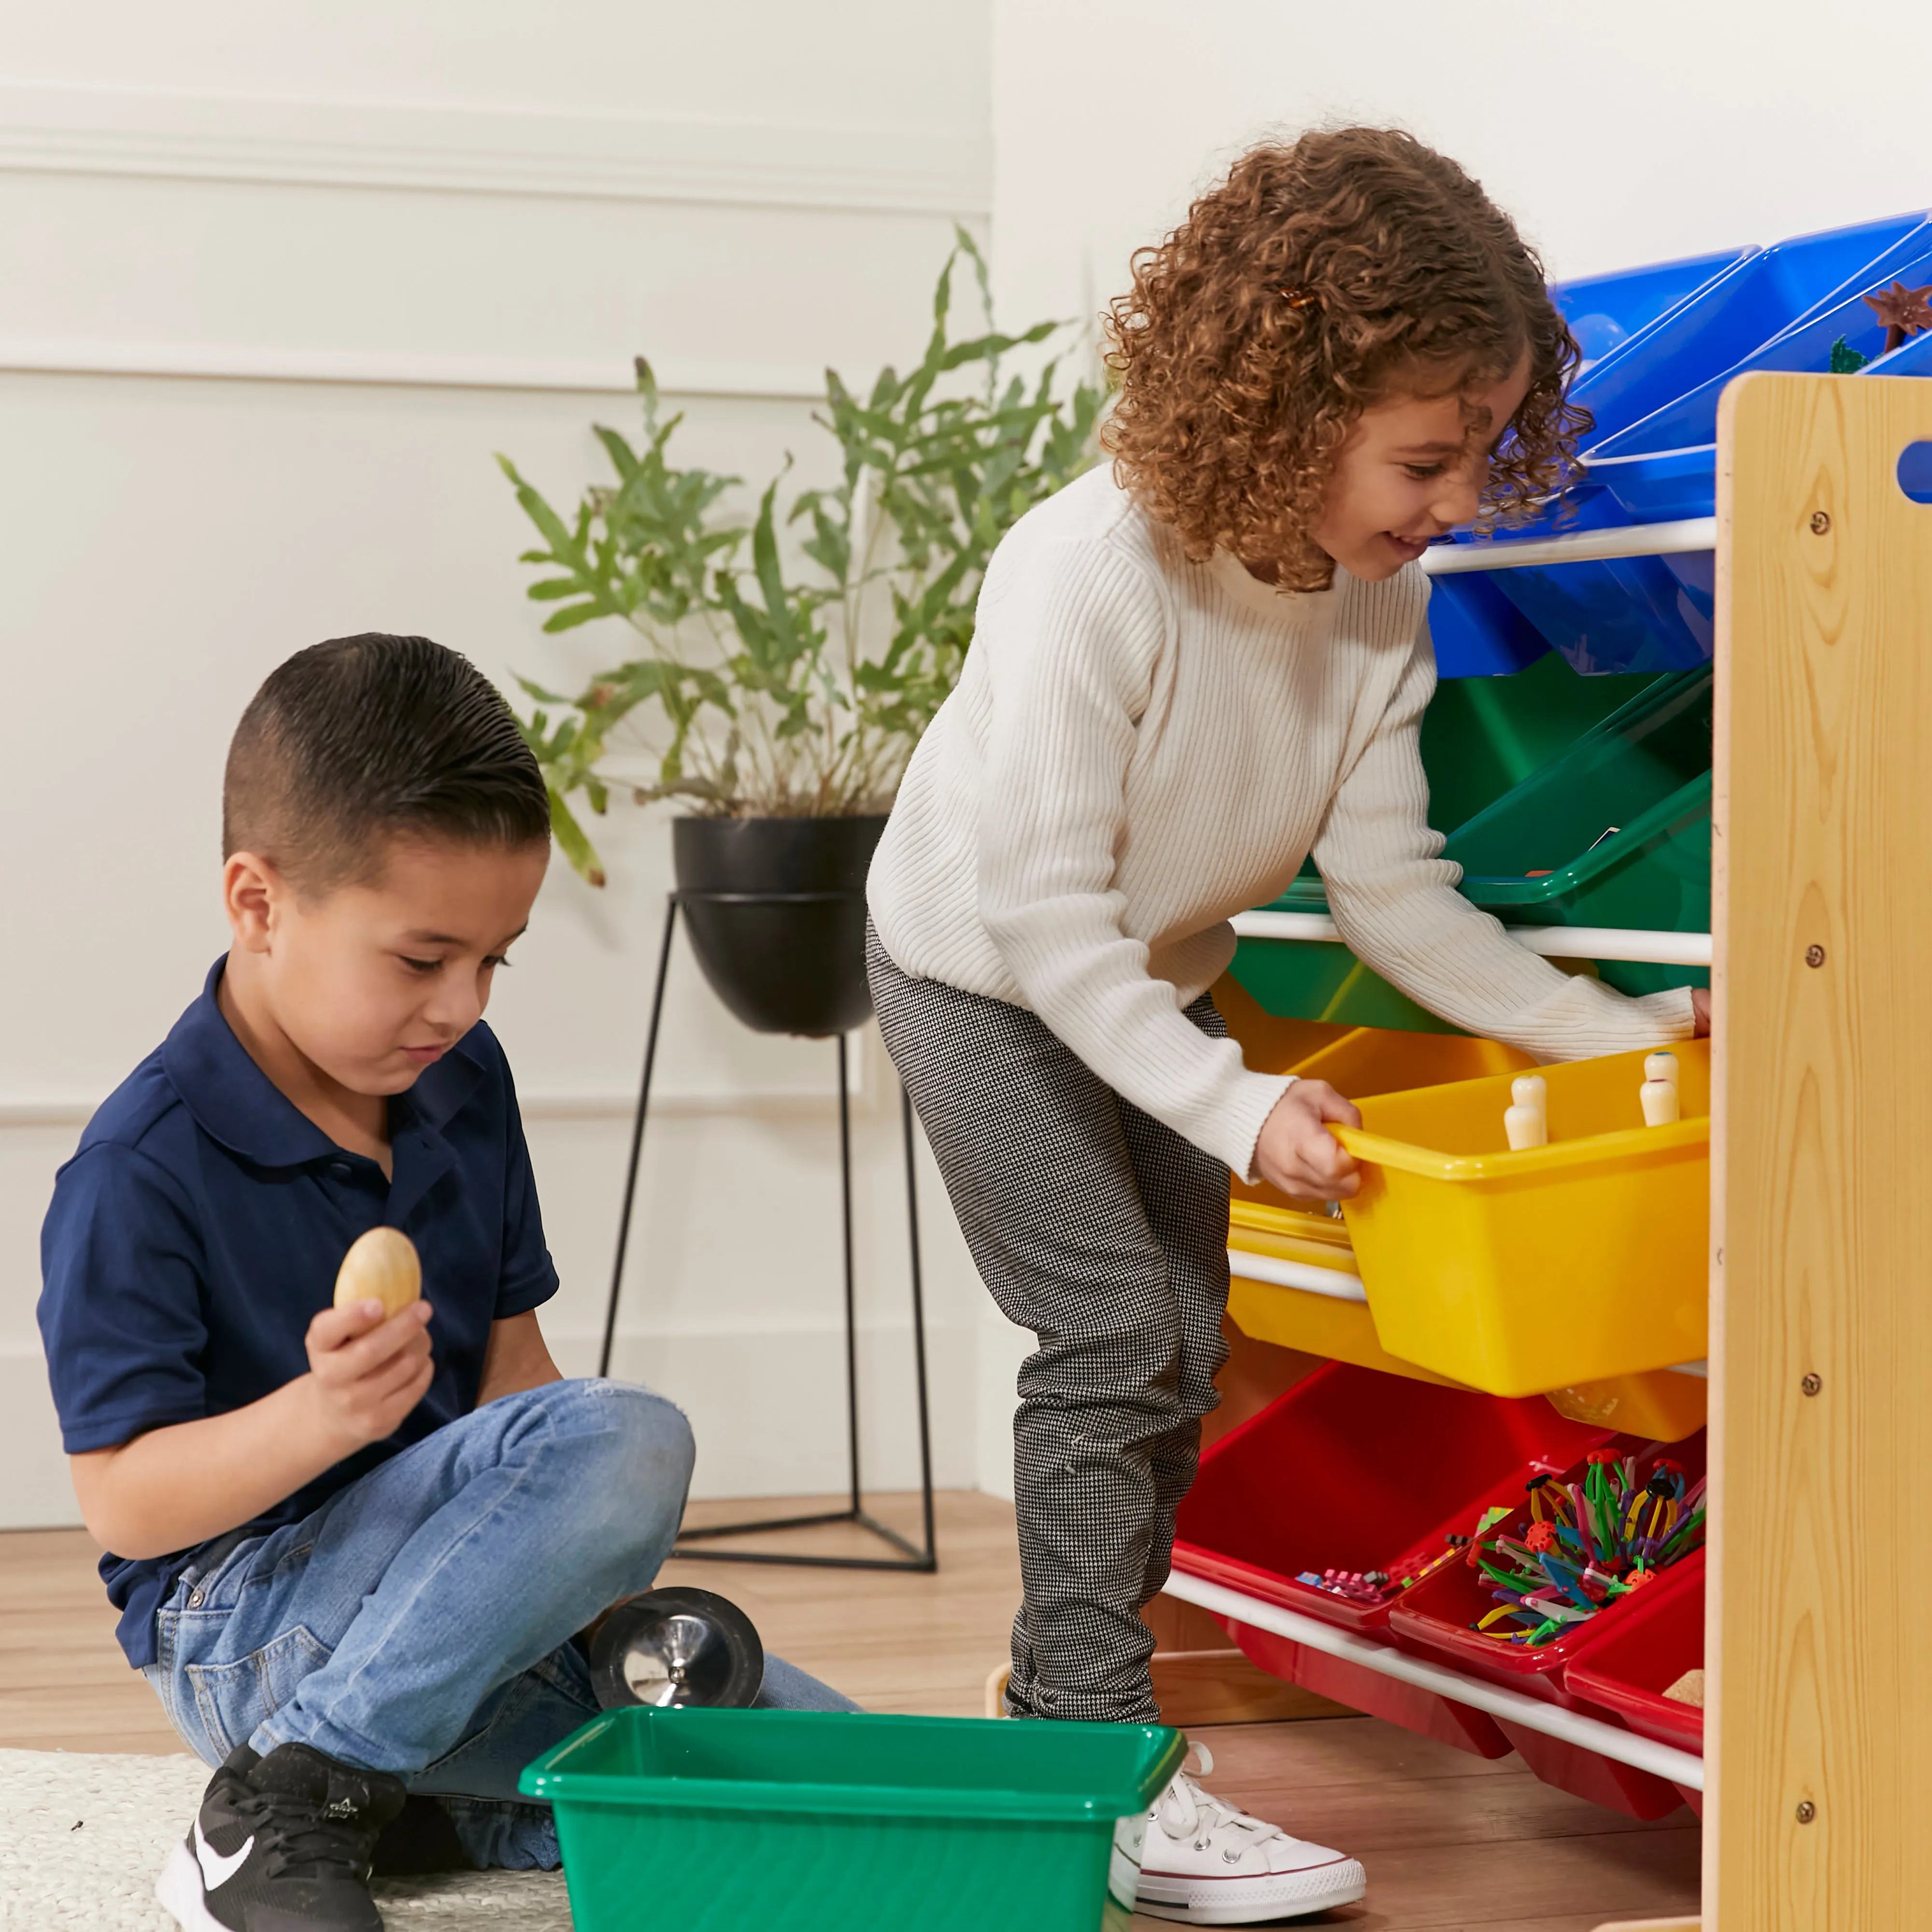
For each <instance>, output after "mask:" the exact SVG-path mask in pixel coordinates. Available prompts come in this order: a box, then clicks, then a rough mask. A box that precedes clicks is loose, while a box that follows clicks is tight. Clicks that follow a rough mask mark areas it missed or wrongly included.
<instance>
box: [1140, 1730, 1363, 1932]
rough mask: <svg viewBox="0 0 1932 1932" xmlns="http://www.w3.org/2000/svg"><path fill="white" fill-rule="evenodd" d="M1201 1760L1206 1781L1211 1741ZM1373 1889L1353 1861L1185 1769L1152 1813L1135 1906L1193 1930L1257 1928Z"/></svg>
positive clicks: (1197, 1749) (1199, 1749)
mask: <svg viewBox="0 0 1932 1932" xmlns="http://www.w3.org/2000/svg"><path fill="white" fill-rule="evenodd" d="M1193 1756H1194V1757H1196V1758H1197V1759H1199V1761H1200V1766H1201V1775H1202V1777H1204V1778H1205V1777H1206V1776H1207V1775H1208V1774H1209V1773H1210V1772H1212V1771H1213V1770H1214V1758H1213V1757H1211V1755H1210V1754H1209V1752H1208V1748H1207V1746H1206V1745H1195V1746H1194V1748H1193ZM1368 1888H1369V1881H1368V1878H1367V1875H1366V1874H1365V1873H1364V1871H1363V1870H1362V1868H1361V1866H1360V1865H1359V1864H1358V1863H1357V1862H1356V1861H1355V1860H1354V1859H1353V1858H1348V1857H1345V1856H1344V1855H1343V1854H1342V1853H1341V1852H1331V1850H1329V1849H1328V1846H1325V1845H1311V1844H1309V1843H1307V1842H1306V1841H1304V1840H1302V1839H1300V1838H1290V1837H1289V1835H1288V1834H1287V1833H1286V1832H1284V1831H1283V1829H1281V1827H1280V1826H1278V1825H1270V1824H1268V1823H1265V1822H1264V1821H1263V1820H1261V1819H1259V1818H1256V1817H1250V1815H1249V1814H1248V1813H1247V1812H1245V1811H1243V1810H1241V1808H1240V1807H1239V1806H1238V1805H1230V1804H1229V1803H1228V1802H1226V1799H1220V1798H1217V1797H1215V1796H1213V1794H1212V1793H1209V1792H1206V1791H1203V1790H1202V1788H1201V1787H1200V1786H1199V1785H1198V1784H1196V1783H1195V1781H1194V1780H1193V1778H1190V1777H1189V1776H1188V1775H1187V1772H1184V1771H1181V1772H1176V1773H1175V1778H1174V1782H1173V1783H1172V1784H1170V1785H1169V1787H1167V1789H1166V1790H1165V1791H1163V1793H1161V1795H1160V1797H1159V1798H1158V1799H1156V1800H1155V1802H1154V1808H1153V1810H1152V1811H1150V1812H1149V1813H1148V1820H1147V1841H1146V1843H1145V1846H1144V1847H1143V1848H1142V1854H1141V1875H1140V1882H1139V1886H1138V1887H1137V1888H1136V1892H1135V1896H1134V1908H1135V1909H1136V1911H1139V1912H1145V1913H1147V1914H1148V1916H1149V1917H1151V1918H1178V1919H1180V1920H1181V1921H1184V1923H1186V1924H1190V1925H1253V1924H1259V1922H1261V1921H1263V1920H1265V1919H1269V1918H1289V1917H1298V1916H1300V1915H1301V1914H1302V1913H1304V1912H1324V1911H1326V1910H1327V1909H1328V1908H1329V1907H1330V1906H1334V1905H1349V1904H1352V1903H1354V1902H1355V1900H1357V1899H1358V1898H1360V1897H1361V1896H1362V1894H1364V1892H1365V1891H1367V1890H1368Z"/></svg>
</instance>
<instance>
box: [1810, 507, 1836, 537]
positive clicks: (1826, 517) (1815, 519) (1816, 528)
mask: <svg viewBox="0 0 1932 1932" xmlns="http://www.w3.org/2000/svg"><path fill="white" fill-rule="evenodd" d="M1831 527H1832V518H1831V513H1830V512H1829V511H1826V510H1814V511H1812V512H1811V534H1812V535H1814V537H1822V536H1823V535H1824V534H1825V532H1826V531H1827V530H1829V529H1830V528H1831Z"/></svg>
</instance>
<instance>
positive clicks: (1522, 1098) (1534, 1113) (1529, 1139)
mask: <svg viewBox="0 0 1932 1932" xmlns="http://www.w3.org/2000/svg"><path fill="white" fill-rule="evenodd" d="M1510 1097H1511V1100H1514V1102H1515V1103H1516V1105H1515V1106H1513V1107H1511V1108H1510V1109H1508V1110H1507V1111H1506V1112H1505V1114H1504V1115H1503V1131H1504V1132H1505V1133H1506V1134H1508V1136H1509V1144H1510V1150H1511V1152H1512V1153H1515V1154H1520V1153H1521V1152H1522V1151H1523V1149H1524V1148H1540V1147H1547V1146H1548V1145H1550V1085H1549V1082H1547V1081H1546V1080H1545V1079H1544V1077H1543V1076H1542V1075H1541V1074H1540V1073H1519V1074H1518V1075H1517V1076H1516V1078H1515V1079H1514V1080H1512V1081H1511V1082H1510Z"/></svg>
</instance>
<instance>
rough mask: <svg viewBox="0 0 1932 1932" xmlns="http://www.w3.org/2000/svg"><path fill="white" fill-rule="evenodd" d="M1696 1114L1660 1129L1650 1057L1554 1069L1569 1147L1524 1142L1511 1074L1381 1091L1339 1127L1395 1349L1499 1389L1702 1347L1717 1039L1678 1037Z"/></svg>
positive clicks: (1361, 1267) (1366, 1253) (1560, 1126)
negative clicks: (1357, 1170)
mask: <svg viewBox="0 0 1932 1932" xmlns="http://www.w3.org/2000/svg"><path fill="white" fill-rule="evenodd" d="M1673 1052H1676V1055H1677V1057H1678V1062H1679V1069H1680V1076H1679V1088H1680V1092H1681V1095H1682V1115H1683V1118H1681V1119H1680V1120H1679V1121H1678V1122H1677V1123H1676V1124H1675V1125H1674V1126H1671V1127H1646V1126H1645V1125H1644V1124H1643V1108H1642V1106H1641V1103H1640V1100H1639V1098H1638V1094H1639V1090H1640V1088H1641V1086H1642V1084H1643V1061H1644V1055H1643V1054H1641V1053H1628V1054H1619V1055H1615V1056H1613V1057H1612V1058H1608V1059H1604V1060H1586V1061H1575V1062H1574V1063H1572V1064H1570V1065H1568V1066H1565V1067H1545V1068H1544V1069H1543V1070H1542V1071H1543V1075H1544V1079H1545V1080H1546V1081H1547V1082H1548V1084H1549V1112H1550V1145H1549V1146H1547V1147H1543V1148H1530V1149H1528V1150H1526V1151H1524V1152H1523V1153H1520V1154H1513V1153H1511V1152H1510V1151H1508V1136H1507V1135H1506V1134H1505V1131H1504V1128H1503V1115H1504V1112H1505V1109H1507V1108H1508V1106H1509V1104H1510V1082H1511V1076H1509V1075H1508V1074H1499V1075H1497V1076H1494V1077H1493V1078H1490V1079H1483V1080H1469V1081H1464V1082H1459V1083H1457V1085H1452V1086H1447V1087H1432V1088H1423V1089H1421V1091H1417V1092H1413V1093H1403V1094H1382V1095H1380V1096H1376V1097H1370V1098H1369V1099H1367V1100H1364V1101H1363V1102H1362V1103H1361V1110H1362V1118H1363V1121H1364V1125H1363V1127H1361V1129H1359V1130H1357V1129H1354V1128H1349V1127H1337V1128H1336V1129H1335V1130H1334V1133H1335V1135H1336V1137H1337V1139H1339V1140H1340V1142H1341V1143H1342V1145H1343V1146H1344V1147H1345V1148H1347V1149H1348V1150H1349V1152H1350V1153H1351V1154H1353V1155H1355V1157H1356V1159H1357V1160H1360V1161H1361V1162H1362V1163H1364V1173H1363V1176H1362V1188H1361V1193H1359V1194H1358V1195H1357V1196H1356V1197H1355V1199H1354V1200H1352V1201H1349V1202H1344V1203H1343V1217H1344V1220H1345V1222H1346V1226H1347V1227H1348V1230H1349V1238H1350V1241H1351V1244H1352V1246H1353V1247H1354V1250H1355V1261H1356V1271H1357V1272H1358V1274H1360V1275H1361V1278H1362V1280H1363V1283H1364V1286H1366V1287H1367V1291H1368V1298H1369V1308H1370V1313H1372V1314H1373V1316H1374V1317H1375V1325H1376V1334H1377V1335H1378V1337H1379V1338H1380V1340H1381V1343H1382V1346H1383V1347H1384V1348H1385V1349H1387V1350H1388V1352H1390V1353H1391V1355H1397V1356H1398V1357H1400V1358H1401V1359H1402V1360H1403V1361H1410V1362H1415V1363H1418V1364H1421V1366H1422V1367H1424V1368H1428V1369H1433V1370H1435V1371H1436V1373H1437V1374H1439V1375H1442V1376H1448V1377H1450V1378H1451V1379H1452V1380H1454V1381H1457V1382H1465V1383H1466V1384H1468V1385H1469V1386H1470V1387H1471V1388H1479V1389H1484V1390H1487V1391H1489V1392H1490V1394H1495V1395H1508V1396H1522V1395H1536V1394H1542V1393H1544V1392H1545V1391H1548V1390H1550V1389H1561V1388H1571V1387H1572V1386H1574V1385H1577V1384H1580V1383H1586V1382H1598V1381H1601V1380H1603V1379H1606V1378H1607V1377H1610V1376H1625V1375H1631V1374H1635V1373H1640V1372H1641V1371H1643V1370H1650V1369H1661V1368H1666V1367H1670V1365H1671V1364H1673V1363H1678V1362H1686V1361H1697V1360H1698V1359H1699V1358H1701V1357H1703V1355H1704V1354H1705V1353H1706V1319H1707V1316H1708V1313H1709V1262H1708V1259H1707V1251H1708V1250H1709V1243H1710V1142H1711V1133H1710V1128H1711V1124H1710V1110H1711V1103H1710V1055H1709V1043H1708V1042H1706V1041H1703V1040H1699V1041H1694V1042H1687V1043H1683V1044H1681V1045H1679V1046H1676V1047H1675V1048H1674V1049H1673Z"/></svg>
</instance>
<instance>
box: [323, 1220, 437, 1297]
mask: <svg viewBox="0 0 1932 1932" xmlns="http://www.w3.org/2000/svg"><path fill="white" fill-rule="evenodd" d="M420 1295H422V1262H420V1261H419V1260H418V1259H417V1258H416V1244H415V1242H413V1241H411V1240H410V1238H409V1236H408V1235H406V1234H404V1232H403V1231H402V1230H401V1229H400V1228H371V1229H370V1230H369V1232H368V1233H367V1234H366V1235H363V1236H362V1237H361V1238H360V1239H359V1240H358V1241H356V1242H355V1243H354V1244H353V1246H352V1247H350V1250H349V1252H348V1253H347V1254H346V1255H344V1256H343V1258H342V1266H341V1268H340V1269H338V1271H337V1273H336V1277H335V1305H336V1307H338V1308H347V1307H348V1306H349V1305H350V1304H351V1303H352V1302H356V1301H380V1303H381V1304H383V1314H384V1315H385V1316H391V1315H395V1314H398V1313H401V1311H402V1310H404V1309H405V1308H407V1307H408V1306H409V1305H410V1303H411V1302H413V1301H416V1299H417V1298H419V1296H420Z"/></svg>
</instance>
